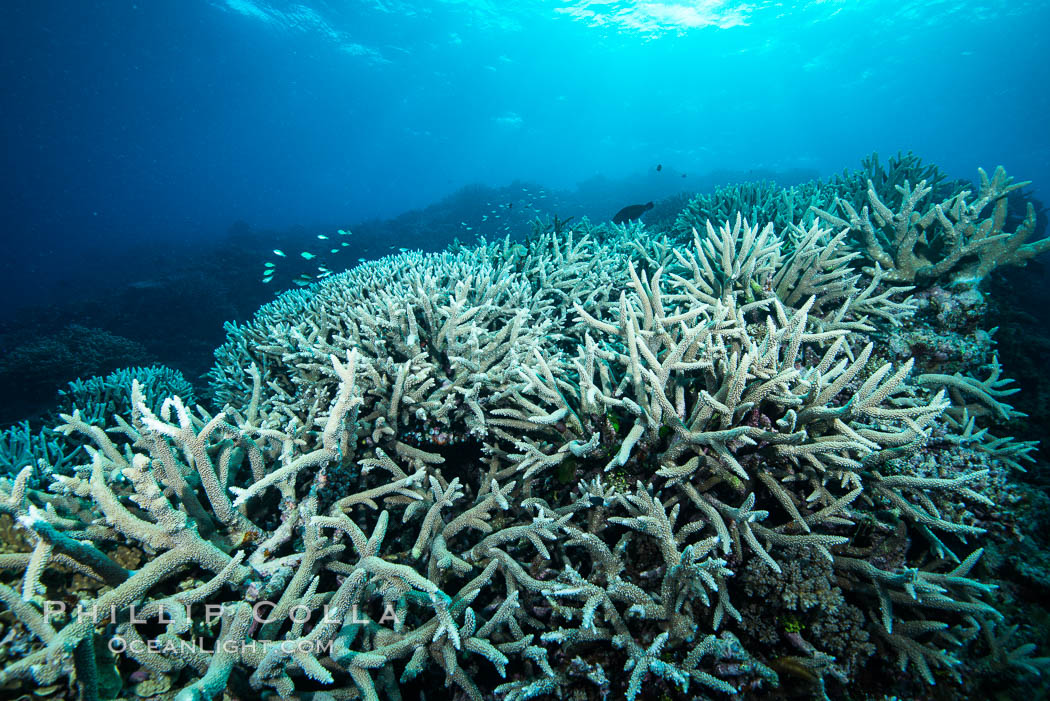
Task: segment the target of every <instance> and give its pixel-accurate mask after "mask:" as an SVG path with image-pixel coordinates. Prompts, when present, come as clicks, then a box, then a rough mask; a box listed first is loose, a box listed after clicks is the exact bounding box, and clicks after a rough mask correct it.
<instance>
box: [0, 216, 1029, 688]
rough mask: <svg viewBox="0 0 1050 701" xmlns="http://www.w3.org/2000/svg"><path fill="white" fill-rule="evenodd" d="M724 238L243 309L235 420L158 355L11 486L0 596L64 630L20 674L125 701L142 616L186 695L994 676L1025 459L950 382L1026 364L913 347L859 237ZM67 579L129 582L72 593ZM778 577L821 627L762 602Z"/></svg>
mask: <svg viewBox="0 0 1050 701" xmlns="http://www.w3.org/2000/svg"><path fill="white" fill-rule="evenodd" d="M704 231H705V232H706V237H704V238H701V237H700V236H697V237H696V240H695V241H694V244H693V247H692V249H687V248H684V247H676V246H674V245H672V244H671V243H669V242H668V241H667V240H666V239H659V238H658V239H649V238H646V237H644V236H643V235H642V234H643V230H642V229H639V228H637V227H632V228H629V229H628V228H619V229H614V230H604V231H602V233H601V236H602V237H601V238H598V236H597V235H596V234H597V232H596V231H595V230H594V229H592V228H590V227H589V225H587V224H583V225H581V226H580V227H579V229H578V230H577V231H574V232H569V231H561V230H556V231H543V230H539V231H537V232H536V234H535V235H534V236H533V238H531V239H529V240H527V241H526V242H525V243H524V244H512V243H511V242H510V241H503V242H497V243H492V244H483V245H480V246H477V247H472V248H463V247H461V248H459V249H457V250H455V251H450V252H447V253H443V254H437V255H428V256H424V255H418V254H407V255H403V256H397V257H393V258H388V259H384V260H382V261H377V262H374V263H370V264H366V265H364V266H361V267H359V268H357V269H355V270H353V271H350V272H348V273H345V274H343V275H339V276H333V277H332V278H330V279H329V280H326V281H325V282H324V283H321V284H319V285H316V286H313V287H310V288H305V289H303V290H299V291H295V292H291V293H286V294H285V295H283V296H282V297H280V298H278V300H276V301H275V302H273V303H271V304H270V305H268V306H267V307H264V308H263V309H262V310H260V312H259V314H258V315H257V316H256V318H255V319H254V320H253V321H252V322H251V323H249V324H247V325H245V326H233V325H231V326H230V327H229V337H228V341H227V343H226V344H225V345H224V346H223V348H221V349H220V350H219V351H218V353H217V361H218V362H217V365H216V369H215V371H214V372H213V374H212V383H213V388H214V393H215V395H216V396H217V397H219V398H220V399H221V401H222V402H223V403H224V404H225V406H224V407H223V409H222V411H219V412H216V413H211V412H209V411H208V409H207V408H205V407H201V406H198V407H195V408H191V407H190V406H189V404H188V402H186V401H184V399H183V398H179V397H170V398H167V399H166V400H164V401H163V402H161V403H160V405H159V406H157V405H156V404H155V403H153V402H151V401H150V400H149V398H148V397H147V395H146V393H145V391H144V389H143V387H142V385H141V384H140V383H138V382H135V381H133V383H132V389H131V393H130V396H131V408H130V411H127V412H125V414H124V415H123V416H121V417H120V418H119V419H115V420H114V422H113V423H104V420H103V419H100V418H98V417H97V416H96V417H90V416H88V415H87V414H86V413H82V412H80V411H74V412H72V413H70V414H66V415H65V416H64V417H63V421H64V423H63V424H62V425H61V426H59V427H58V430H60V431H61V432H63V433H65V434H70V435H76V436H80V437H81V438H82V439H83V440H84V441H85V442H87V443H90V445H89V446H88V447H86V448H85V451H84V453H85V456H86V457H84V458H81V459H80V460H78V461H77V464H76V465H74V466H73V467H72V469H71V471H70V474H66V475H55V474H52V475H49V480H50V483H49V484H47V485H46V488H45V485H34V484H32V483H31V482H30V477H31V472H30V471H29V470H27V469H22V470H21V471H20V472H19V473H18V474H17V475H15V476H13V478H12V479H9V480H6V481H3V482H2V483H0V511H3V512H5V513H8V514H10V515H11V516H13V517H14V518H15V519H16V520H17V522H18V523H19V524H20V525H21V527H22V529H23V531H22V532H23V534H24V536H25V550H24V551H20V552H17V553H6V554H4V555H0V558H6V559H4V564H5V565H6V568H5V569H6V570H7V571H9V572H11V571H13V572H15V573H17V575H18V576H17V579H16V580H14V581H11V580H8V581H7V583H6V584H4V585H2V586H0V600H2V601H3V602H4V604H5V605H6V607H7V608H8V609H10V611H11V612H12V613H13V614H14V615H15V616H16V617H17V618H18V619H19V620H20V621H21V624H22V625H23V626H24V627H25V628H26V630H27V631H28V632H29V633H31V634H32V635H33V636H34V637H35V639H36V642H35V643H34V644H33V648H32V649H31V650H28V651H27V652H26V654H24V655H23V656H22V657H21V658H20V659H18V660H15V661H13V662H12V663H10V664H8V665H7V666H6V667H5V668H4V669H3V670H2V671H0V684H12V683H21V684H23V685H29V684H33V683H39V684H50V683H54V682H56V681H60V680H61V679H63V678H64V677H69V676H70V675H72V676H74V677H75V679H76V683H77V684H78V685H79V686H80V687H81V692H82V694H83V696H84V697H85V698H94V697H95V696H96V695H97V694H98V692H97V688H98V687H99V686H100V682H99V681H98V679H99V678H100V676H101V675H99V674H96V673H95V666H96V665H97V663H96V662H94V660H96V658H97V655H96V654H95V652H93V648H94V649H97V648H99V647H109V646H110V645H112V644H113V641H118V643H119V644H118V645H117V647H118V648H119V650H120V654H119V656H118V657H119V659H118V664H119V665H120V667H121V669H122V670H132V669H141V670H145V671H146V672H148V673H149V674H150V675H153V677H152V678H151V679H150V680H145V679H141V678H139V679H137V681H139V682H141V683H144V684H145V683H147V681H149V683H150V684H152V683H153V681H154V680H162V681H163V684H167V683H170V684H171V685H172V687H173V688H174V689H177V697H178V698H179V699H185V700H188V699H203V698H215V697H217V696H218V695H219V694H220V693H222V692H223V691H224V690H226V689H237V688H239V689H240V692H239V693H243V694H247V695H260V694H263V693H269V692H275V693H276V694H277V695H279V696H280V697H283V698H288V697H292V696H308V695H313V698H332V697H335V698H364V699H379V698H398V697H399V696H407V695H411V694H413V693H416V695H418V693H417V692H419V691H420V690H421V689H424V688H431V689H432V688H433V687H434V686H435V685H437V686H440V685H442V684H444V685H445V686H446V687H449V688H450V689H451V688H455V689H456V693H462V694H465V695H466V696H467V697H470V698H490V697H492V696H493V695H494V694H495V695H497V696H499V697H502V698H507V699H527V698H537V697H540V696H547V697H553V698H566V697H572V696H574V695H581V694H582V695H591V696H595V697H604V696H609V695H612V696H625V697H627V698H631V699H637V698H652V697H657V696H658V695H660V694H667V695H668V696H669V697H671V698H688V697H693V696H697V695H711V696H717V695H723V694H740V695H747V696H754V697H760V696H762V695H763V694H774V693H779V692H776V691H773V690H774V689H776V687H777V686H778V685H779V686H784V687H793V686H794V687H800V686H801V688H802V689H803V690H805V692H806V693H811V694H812V693H817V694H819V693H824V694H829V695H830V694H836V693H838V692H841V690H842V689H843V688H844V686H843V685H846V684H850V683H851V682H852V680H853V679H855V677H856V675H858V674H860V673H861V670H862V669H864V668H871V667H874V668H876V669H877V670H883V669H889V668H892V667H893V666H898V668H901V669H905V670H907V671H908V672H909V673H911V674H913V675H914V676H915V677H916V678H917V679H918V680H919V683H920V684H925V683H927V682H932V681H934V679H935V677H934V675H935V674H940V673H941V672H942V671H943V672H944V673H945V674H946V675H948V676H946V677H944V678H943V679H940V678H938V679H937V681H938V682H939V683H948V684H949V685H955V686H954V687H952V688H962V686H963V685H964V683H965V681H964V678H963V677H964V673H965V672H966V671H968V670H969V669H970V668H969V667H967V666H966V665H967V661H966V657H965V652H966V650H967V644H968V643H970V641H974V640H979V639H981V637H982V634H983V637H984V639H988V640H993V641H994V640H999V638H1000V637H1002V635H1001V634H1000V633H997V632H996V631H995V629H994V626H995V625H996V621H997V619H998V618H999V617H1000V615H999V614H998V613H997V610H996V608H995V607H994V606H993V605H992V604H993V600H994V598H993V597H994V596H995V591H994V587H993V586H992V585H990V584H988V583H986V582H985V581H983V580H982V579H980V578H979V577H978V573H979V570H980V566H981V565H980V561H981V555H982V552H983V551H982V548H981V539H982V538H983V537H984V536H985V526H986V524H987V523H988V522H989V520H990V519H989V517H988V515H987V514H988V512H991V511H992V510H994V508H995V504H994V503H993V502H992V501H991V499H990V498H989V497H988V496H987V494H986V493H985V487H986V484H987V483H988V482H990V481H992V482H995V483H996V484H999V483H1000V482H999V481H1000V480H1001V477H1002V476H1001V474H1000V472H1001V471H1002V470H1003V463H1005V462H1007V460H1006V459H1005V458H1001V457H997V456H995V455H994V454H991V453H983V454H981V462H980V463H979V464H978V465H976V466H975V465H971V464H970V463H969V462H967V461H966V460H963V459H959V456H960V455H962V454H964V453H966V451H967V450H968V448H967V445H968V443H969V442H970V441H969V440H968V438H967V436H966V435H965V431H963V432H962V433H961V432H960V428H959V427H958V425H957V424H958V423H959V417H960V416H962V415H960V414H959V412H958V409H960V408H961V409H962V410H963V411H965V407H952V406H951V401H950V400H951V397H950V395H951V394H952V390H953V389H954V390H956V394H957V395H958V396H959V397H960V398H963V399H965V397H966V395H967V394H969V395H975V394H976V395H978V396H982V397H983V396H984V395H980V392H981V391H983V392H984V394H985V395H987V396H989V397H991V398H992V399H993V400H995V401H996V402H998V401H999V400H998V398H997V397H996V396H995V393H997V392H1001V391H1002V389H1001V385H1000V384H999V383H1000V382H1001V380H1000V378H999V376H998V374H997V373H993V375H994V376H992V377H990V378H989V379H987V380H983V381H973V382H976V386H975V385H973V382H970V381H968V380H965V379H954V380H952V379H949V380H947V381H946V380H944V378H943V377H940V376H938V375H945V374H944V373H935V372H932V371H930V372H925V373H924V375H926V376H928V377H923V378H922V379H921V381H920V379H919V378H913V379H910V374H911V373H910V371H911V367H912V363H911V362H910V361H909V362H906V363H904V364H902V365H897V366H895V365H893V364H892V363H891V362H889V361H887V360H886V358H885V357H884V355H883V353H882V352H881V349H880V347H879V346H877V345H876V344H875V343H874V342H873V341H872V338H873V337H875V336H876V335H877V334H878V333H879V332H880V331H881V330H882V329H885V328H893V327H894V325H895V324H901V323H907V321H908V319H909V314H910V311H911V308H910V305H908V304H907V303H906V302H899V301H894V300H893V297H894V296H895V295H898V294H903V293H904V290H900V289H898V288H893V287H887V286H885V285H884V284H882V282H881V280H882V279H881V278H879V277H878V273H876V274H875V275H873V276H871V277H868V278H865V277H863V273H861V272H857V271H856V270H854V268H853V266H852V262H853V261H854V260H855V259H856V253H857V252H856V251H854V250H852V249H851V248H850V247H849V242H848V241H847V237H844V236H842V235H841V232H840V233H838V234H835V233H834V232H830V231H827V230H824V229H822V228H821V227H819V226H816V225H810V226H809V228H808V229H804V230H803V229H801V228H799V229H798V230H797V231H795V233H796V234H797V236H796V242H795V243H794V244H791V245H790V246H789V245H788V244H787V243H786V242H785V239H784V235H783V234H782V233H779V232H776V231H775V230H772V229H767V228H766V227H763V226H750V225H748V224H747V223H746V222H745V221H743V218H737V217H734V219H733V221H730V222H725V223H724V224H720V225H719V226H718V228H717V229H716V228H715V226H714V225H712V226H711V227H710V228H708V227H706V226H705V227H704ZM592 234H594V235H593V236H592ZM570 309H571V311H570ZM926 369H927V370H932V368H926ZM947 377H949V378H951V377H952V375H947ZM979 377H984V375H979ZM971 378H972V376H971ZM960 387H961V389H960ZM982 387H983V389H981V388H982ZM990 406H991V407H992V408H993V409H994V408H995V407H996V406H998V405H997V404H995V403H993V404H991V405H990ZM966 454H969V453H966ZM949 465H951V466H953V469H952V470H947V466H949ZM993 473H994V474H993ZM137 551H141V552H142V553H144V554H145V555H146V557H145V559H144V561H143V563H141V564H139V565H136V564H133V563H134V559H132V560H129V559H128V558H127V555H128V553H129V552H131V553H134V552H137ZM805 563H811V564H810V565H806V564H805ZM132 567H136V569H131V568H132ZM67 571H73V572H75V573H76V574H78V575H81V576H83V577H89V578H91V579H93V580H95V581H96V582H98V583H99V584H100V586H99V587H98V588H97V589H96V590H94V591H81V592H80V596H79V598H80V604H81V606H80V608H79V609H71V608H70V609H68V610H66V611H65V612H58V611H55V610H53V609H52V608H50V607H48V606H46V605H45V604H43V603H42V602H43V601H44V600H54V599H55V598H57V596H59V595H61V594H62V593H63V592H64V591H65V590H64V589H63V586H64V585H63V583H62V582H61V581H60V580H59V579H57V578H56V577H55V573H56V572H67ZM763 582H765V583H763ZM773 582H779V583H780V584H777V585H775V586H774V585H773V584H772V583H773ZM774 590H776V591H781V592H783V593H784V595H782V596H781V597H779V599H780V601H781V602H782V603H781V608H784V609H786V610H788V611H790V612H799V613H800V614H802V615H804V616H805V617H806V620H802V621H797V623H798V624H799V625H805V626H806V628H805V629H804V630H803V629H801V628H796V627H795V626H794V623H793V622H791V621H788V622H787V623H790V624H791V628H792V629H791V630H787V627H785V630H784V631H783V633H779V632H778V634H777V637H775V638H774V637H773V636H771V635H770V634H769V633H768V631H767V632H763V631H761V630H760V627H758V626H756V625H755V617H757V616H761V615H764V614H768V613H770V612H772V611H775V610H776V606H773V605H769V606H765V605H763V604H762V601H763V599H764V598H767V597H768V594H769V593H770V592H772V591H774ZM822 605H823V606H826V607H828V608H829V610H819V611H817V610H816V609H819V608H820V607H821V606H822ZM831 608H835V610H830V609H831ZM209 614H210V615H209ZM260 614H261V616H260ZM774 615H775V614H774ZM143 621H145V622H143ZM1000 625H1001V624H1000ZM997 636H998V637H997ZM873 642H874V643H877V647H875V648H872V644H873ZM1016 650H1017V655H1016V657H1017V658H1018V659H1020V660H1021V663H1020V666H1022V667H1023V666H1024V659H1026V657H1025V654H1026V653H1027V652H1030V651H1029V650H1027V649H1022V648H1017V649H1016ZM1012 654H1013V653H1012V652H1002V653H1001V654H999V657H1001V658H1003V659H1008V658H1009V656H1010V655H1012ZM1030 666H1032V667H1033V670H1035V667H1036V665H1034V664H1032V665H1030ZM157 683H161V682H159V681H158V682H157ZM163 684H162V685H163ZM151 688H152V687H151ZM322 689H323V690H324V691H323V692H322V691H320V690H322ZM450 693H451V692H450Z"/></svg>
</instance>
